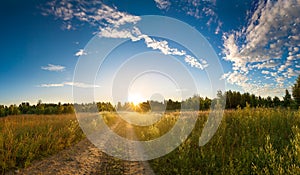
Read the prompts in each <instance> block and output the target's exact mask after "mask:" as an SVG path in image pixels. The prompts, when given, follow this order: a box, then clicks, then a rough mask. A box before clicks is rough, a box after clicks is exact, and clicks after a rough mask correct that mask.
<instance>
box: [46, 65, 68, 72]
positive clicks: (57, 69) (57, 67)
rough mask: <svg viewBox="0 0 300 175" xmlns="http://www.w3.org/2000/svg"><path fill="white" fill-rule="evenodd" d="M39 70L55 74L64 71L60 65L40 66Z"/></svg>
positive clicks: (64, 68)
mask: <svg viewBox="0 0 300 175" xmlns="http://www.w3.org/2000/svg"><path fill="white" fill-rule="evenodd" d="M41 69H43V70H48V71H55V72H62V71H64V70H66V67H64V66H61V65H54V64H48V65H47V66H42V67H41Z"/></svg>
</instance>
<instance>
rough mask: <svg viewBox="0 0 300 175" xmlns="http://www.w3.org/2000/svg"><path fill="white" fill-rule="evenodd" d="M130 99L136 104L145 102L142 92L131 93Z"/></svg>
mask: <svg viewBox="0 0 300 175" xmlns="http://www.w3.org/2000/svg"><path fill="white" fill-rule="evenodd" d="M128 101H129V102H132V103H133V104H134V105H135V106H136V105H138V104H139V103H141V102H143V101H144V99H143V98H142V96H141V95H140V94H129V95H128Z"/></svg>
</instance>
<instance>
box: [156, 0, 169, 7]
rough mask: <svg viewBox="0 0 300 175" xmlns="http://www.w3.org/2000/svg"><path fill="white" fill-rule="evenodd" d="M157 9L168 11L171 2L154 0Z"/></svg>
mask: <svg viewBox="0 0 300 175" xmlns="http://www.w3.org/2000/svg"><path fill="white" fill-rule="evenodd" d="M154 1H155V3H156V6H157V8H159V9H168V8H169V7H170V5H171V2H170V1H168V0H154Z"/></svg>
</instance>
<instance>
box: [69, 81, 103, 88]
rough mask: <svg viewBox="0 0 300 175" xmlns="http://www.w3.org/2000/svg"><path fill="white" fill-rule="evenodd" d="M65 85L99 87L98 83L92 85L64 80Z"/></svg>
mask: <svg viewBox="0 0 300 175" xmlns="http://www.w3.org/2000/svg"><path fill="white" fill-rule="evenodd" d="M64 84H65V85H68V86H74V87H79V88H99V87H100V86H99V85H93V84H86V83H81V82H65V83H64Z"/></svg>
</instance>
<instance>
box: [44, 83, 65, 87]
mask: <svg viewBox="0 0 300 175" xmlns="http://www.w3.org/2000/svg"><path fill="white" fill-rule="evenodd" d="M63 86H64V84H62V83H59V84H41V85H40V86H39V87H63Z"/></svg>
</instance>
